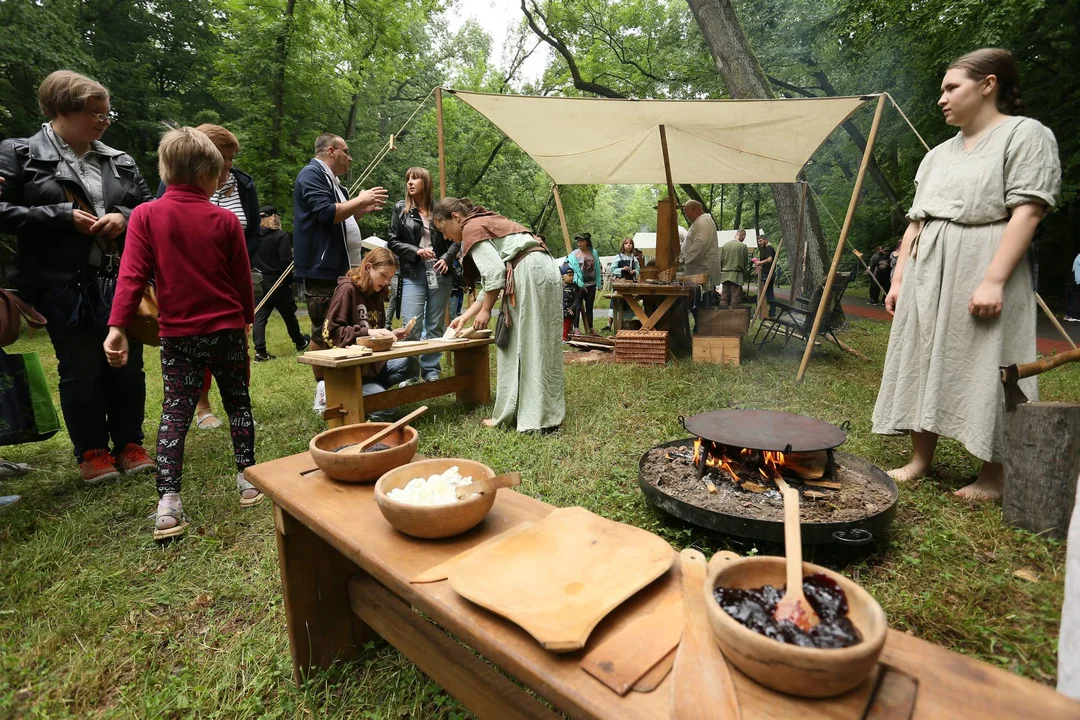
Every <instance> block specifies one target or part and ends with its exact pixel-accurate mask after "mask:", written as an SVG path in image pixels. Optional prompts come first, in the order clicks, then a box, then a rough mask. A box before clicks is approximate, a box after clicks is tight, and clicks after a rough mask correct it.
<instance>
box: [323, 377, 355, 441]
mask: <svg viewBox="0 0 1080 720" xmlns="http://www.w3.org/2000/svg"><path fill="white" fill-rule="evenodd" d="M361 367H362V366H360V365H353V366H352V367H343V368H324V370H323V372H324V376H323V377H324V380H325V382H326V407H327V408H335V407H337V406H338V405H340V406H341V409H342V411H343V414H342V413H339V414H337V415H335V416H331V417H330V418H328V419H327V421H326V424H327V426H328V427H331V428H336V427H341V426H342V425H354V424H356V423H362V422H364V378H363V377H362V375H361Z"/></svg>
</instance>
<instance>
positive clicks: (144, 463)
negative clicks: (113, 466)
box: [116, 443, 157, 475]
mask: <svg viewBox="0 0 1080 720" xmlns="http://www.w3.org/2000/svg"><path fill="white" fill-rule="evenodd" d="M116 459H117V464H118V465H119V466H120V469H121V470H123V471H124V472H125V473H126V474H128V475H132V474H134V473H141V472H157V463H155V462H154V461H153V460H151V459H150V456H149V455H147V454H146V451H145V450H143V446H142V445H136V444H135V443H128V444H127V445H125V446H124V449H123V450H121V451H120V455H119V456H118V457H117V458H116Z"/></svg>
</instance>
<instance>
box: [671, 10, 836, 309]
mask: <svg viewBox="0 0 1080 720" xmlns="http://www.w3.org/2000/svg"><path fill="white" fill-rule="evenodd" d="M687 3H688V4H689V5H690V10H691V11H692V12H693V13H694V17H695V19H696V20H697V23H698V27H700V28H701V34H702V35H703V36H704V38H705V42H706V44H707V45H708V46H709V52H710V53H712V56H713V60H714V61H715V63H716V70H717V72H718V73H719V74H720V77H721V78H722V79H723V81H724V84H725V85H726V86H727V89H728V93H729V94H730V95H731V97H733V98H736V99H742V98H772V97H775V96H774V95H773V91H772V86H771V85H770V84H769V80H768V78H766V76H765V73H764V71H763V70H762V69H761V65H760V63H758V60H757V56H755V55H754V51H753V49H751V47H750V42H749V41H748V40H747V39H746V34H745V33H744V32H743V29H742V26H741V25H740V24H739V18H738V15H737V14H736V13H735V8H734V6H732V4H731V0H687ZM772 191H773V197H774V198H775V199H776V214H777V216H778V218H779V220H780V230H781V233H782V234H783V237H784V238H790V243H788V246H789V252H790V251H791V249H794V248H793V246H794V244H795V242H794V241H795V237H796V236H797V235H798V227H799V206H800V202H799V189H798V187H797V186H796V185H793V184H790V183H773V184H772ZM812 202H813V201H812V199H811V198H807V199H806V203H807V206H809V205H810V204H811V203H812ZM803 225H804V228H805V230H804V232H805V233H806V237H807V238H808V239H809V240H810V242H809V248H810V252H809V255H808V257H806V258H805V260H806V263H805V265H806V268H807V272H805V273H803V276H802V277H801V278H800V279H799V283H800V286H799V287H798V288H797V290H798V291H799V294H805V295H807V296H809V295H810V294H811V293H812V291H813V289H814V287H815V286H817V285H819V284H820V283H821V280H822V278H823V276H824V274H825V273H824V267H825V262H826V256H827V251H826V248H825V241H824V238H823V237H822V236H821V234H820V233H818V232H814V231H813V225H812V223H811V222H810V213H809V212H807V213H806V217H805V218H804V220H803ZM796 251H797V252H799V253H800V255H801V253H802V250H801V249H796ZM794 260H795V258H793V261H794ZM802 260H803V258H801V257H800V258H798V261H799V262H798V266H800V267H801V266H802V264H803V262H802Z"/></svg>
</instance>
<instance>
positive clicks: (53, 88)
mask: <svg viewBox="0 0 1080 720" xmlns="http://www.w3.org/2000/svg"><path fill="white" fill-rule="evenodd" d="M91 98H95V99H97V100H108V99H109V91H108V90H106V89H105V86H104V85H102V84H101V83H99V82H97V81H96V80H91V79H90V78H88V77H86V76H85V75H80V74H79V73H77V72H72V71H71V70H57V71H56V72H54V73H51V74H50V75H49V77H47V78H45V79H44V80H43V81H42V83H41V85H40V86H39V87H38V107H40V108H41V112H42V114H43V115H44V116H45V117H47V118H49V119H50V120H55V119H56V116H57V115H71V114H72V113H77V112H82V111H83V110H85V109H86V101H87V100H89V99H91Z"/></svg>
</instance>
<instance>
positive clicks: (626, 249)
mask: <svg viewBox="0 0 1080 720" xmlns="http://www.w3.org/2000/svg"><path fill="white" fill-rule="evenodd" d="M608 275H609V276H610V277H611V279H612V280H626V281H629V282H636V281H637V279H638V277H639V276H640V275H641V262H640V261H639V260H638V253H637V250H636V248H635V247H634V239H633V238H623V241H622V243H621V244H620V245H619V253H618V254H617V255H616V256H615V257H614V259H613V260H612V261H611V263H610V264H609V265H608ZM621 302H622V301H621V300H620V299H619V298H617V297H613V298H612V299H611V308H610V309H609V310H608V326H607V329H608V330H612V329H614V330H616V331H618V330H619V329H621V328H615V327H614V325H615V308H616V306H617V304H619V303H621Z"/></svg>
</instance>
